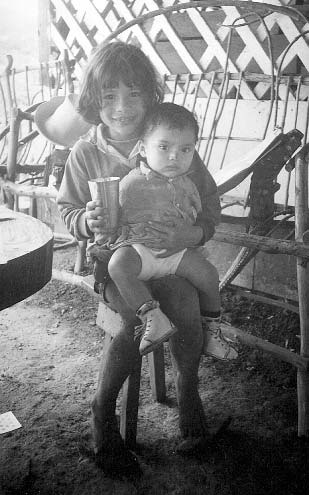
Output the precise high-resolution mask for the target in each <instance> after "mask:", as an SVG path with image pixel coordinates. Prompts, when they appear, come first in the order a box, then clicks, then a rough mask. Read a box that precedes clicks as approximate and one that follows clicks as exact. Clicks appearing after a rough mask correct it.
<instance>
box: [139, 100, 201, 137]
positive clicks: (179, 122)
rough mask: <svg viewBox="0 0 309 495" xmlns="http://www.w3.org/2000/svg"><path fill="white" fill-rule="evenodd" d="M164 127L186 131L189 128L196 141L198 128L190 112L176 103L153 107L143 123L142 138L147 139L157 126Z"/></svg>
mask: <svg viewBox="0 0 309 495" xmlns="http://www.w3.org/2000/svg"><path fill="white" fill-rule="evenodd" d="M162 124H163V125H166V126H167V127H169V128H170V129H178V130H182V129H187V128H188V127H191V128H192V130H193V132H194V135H195V141H197V140H198V135H199V126H198V123H197V120H196V118H195V116H194V114H193V113H192V112H190V110H188V109H187V108H185V107H183V106H180V105H176V103H169V102H166V103H160V104H157V105H154V106H153V107H152V108H151V109H150V110H149V112H148V113H147V115H146V117H145V121H144V126H143V132H142V138H144V137H147V136H148V135H149V134H150V133H151V132H152V131H153V130H154V129H156V128H157V127H158V126H159V125H162Z"/></svg>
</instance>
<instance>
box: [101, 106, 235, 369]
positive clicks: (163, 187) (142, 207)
mask: <svg viewBox="0 0 309 495" xmlns="http://www.w3.org/2000/svg"><path fill="white" fill-rule="evenodd" d="M198 131H199V129H198V124H197V121H196V120H195V118H194V115H193V114H192V112H189V111H188V110H187V109H186V108H184V107H181V106H179V105H175V104H173V103H162V104H159V105H156V106H154V107H153V108H152V109H151V110H150V112H149V113H148V115H147V117H146V119H145V121H144V126H143V134H142V139H141V141H140V143H139V151H140V154H141V156H142V157H143V161H142V162H141V164H140V166H139V167H137V168H135V169H134V170H132V171H131V172H129V174H128V175H127V176H126V177H124V178H123V179H122V181H121V183H120V207H121V219H120V224H121V226H122V228H121V235H120V237H119V238H118V239H117V240H116V241H115V242H114V243H112V244H110V243H111V240H112V239H111V237H110V235H107V238H108V245H109V247H110V248H111V249H117V250H116V252H115V253H114V254H113V256H112V258H111V260H110V262H109V265H108V270H109V274H110V276H111V278H112V280H113V281H114V282H115V284H116V286H117V288H118V290H119V292H120V294H121V296H122V297H123V299H124V300H125V301H126V303H127V304H128V305H129V306H130V307H131V308H132V309H133V310H134V311H135V312H136V314H137V316H138V317H139V318H140V320H141V323H142V325H141V326H140V327H138V329H139V330H140V333H141V342H140V346H139V350H140V354H141V355H144V354H147V353H148V352H151V351H153V350H154V349H155V348H156V347H158V346H159V345H160V344H161V343H162V342H163V341H165V340H167V339H168V338H169V337H170V336H171V335H172V334H173V333H174V332H176V327H175V326H174V325H173V323H172V322H171V321H170V320H169V319H168V318H167V317H166V315H165V314H164V313H163V312H162V311H161V309H160V305H159V302H158V301H156V300H154V299H153V297H152V295H151V292H150V290H149V289H148V288H147V286H146V285H145V284H143V283H142V281H147V280H150V279H156V278H161V277H164V276H166V275H177V276H179V277H184V278H186V279H187V280H188V281H189V282H190V283H192V285H194V286H195V287H196V288H197V289H198V290H199V299H200V310H201V315H202V325H203V327H204V328H205V335H207V332H208V334H210V335H211V336H212V338H211V339H208V341H207V339H205V345H204V352H205V353H207V354H208V355H214V356H215V357H217V358H221V359H225V360H227V359H234V358H235V357H236V356H237V353H236V351H235V349H234V348H233V347H231V346H230V345H229V343H228V342H227V341H226V340H225V339H224V338H223V337H222V336H221V332H220V320H219V318H220V295H219V277H218V272H217V270H216V268H215V267H214V266H213V265H212V264H211V263H210V262H209V261H208V260H207V259H206V257H205V248H203V247H199V248H197V247H194V246H192V247H188V248H185V249H180V250H177V249H173V250H170V249H157V248H154V249H152V248H151V246H152V243H153V242H155V241H156V237H157V235H156V231H152V232H151V231H150V229H149V228H148V225H152V226H153V227H154V226H156V225H157V228H159V231H160V227H159V226H160V224H162V225H164V226H165V227H166V228H170V227H172V226H174V224H175V222H177V219H178V218H180V219H182V220H184V221H185V222H187V223H189V224H190V225H195V223H196V222H197V221H199V216H200V215H201V212H202V204H201V199H200V195H199V192H198V190H197V187H196V186H195V184H194V182H193V181H192V180H191V178H190V174H191V173H192V171H191V172H190V166H191V162H192V159H193V154H194V150H195V144H196V141H197V139H198ZM145 244H146V245H145ZM103 246H104V244H103ZM100 249H101V247H100V246H98V245H94V246H92V248H91V251H92V252H93V254H95V252H96V251H97V252H98V250H100ZM203 253H204V255H203ZM210 311H211V317H210V316H209V312H210Z"/></svg>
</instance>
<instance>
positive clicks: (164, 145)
mask: <svg viewBox="0 0 309 495" xmlns="http://www.w3.org/2000/svg"><path fill="white" fill-rule="evenodd" d="M159 149H160V150H163V151H166V150H167V149H168V147H167V145H166V144H159Z"/></svg>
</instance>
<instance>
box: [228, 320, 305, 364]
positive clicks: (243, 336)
mask: <svg viewBox="0 0 309 495" xmlns="http://www.w3.org/2000/svg"><path fill="white" fill-rule="evenodd" d="M221 330H222V333H223V335H225V336H226V337H228V338H230V339H231V340H236V341H237V340H238V341H239V342H241V343H243V344H245V345H248V346H249V347H253V348H254V349H258V350H260V351H263V352H267V353H268V354H271V355H272V356H274V357H275V358H277V359H280V360H281V361H285V362H287V363H290V364H292V365H293V366H296V367H297V368H298V369H299V370H302V372H304V371H305V372H307V371H308V370H309V357H304V356H300V355H299V354H296V353H295V352H292V351H289V350H288V349H285V348H284V347H280V346H279V345H276V344H272V343H271V342H268V341H267V340H263V339H260V338H259V337H255V336H254V335H251V334H249V333H247V332H244V331H243V330H241V329H240V328H236V327H232V326H230V325H225V324H223V323H221Z"/></svg>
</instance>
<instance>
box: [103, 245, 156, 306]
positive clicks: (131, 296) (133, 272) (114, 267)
mask: <svg viewBox="0 0 309 495" xmlns="http://www.w3.org/2000/svg"><path fill="white" fill-rule="evenodd" d="M141 268H142V262H141V259H140V257H139V255H138V253H137V252H136V251H135V249H134V248H132V247H131V246H126V247H121V248H119V249H117V251H115V253H114V254H113V256H112V257H111V259H110V262H109V264H108V271H109V274H110V276H111V278H112V280H113V281H114V282H115V284H116V286H117V288H118V290H119V292H120V295H121V296H122V298H123V299H124V300H125V302H126V303H127V305H128V306H129V307H130V308H132V309H133V311H135V312H136V311H137V310H138V309H139V308H140V307H141V306H142V305H143V304H144V303H145V302H146V301H149V300H151V299H152V295H151V293H150V291H149V290H148V289H147V287H146V285H145V284H144V283H143V282H142V281H141V280H139V279H138V278H137V277H138V275H139V274H140V272H141Z"/></svg>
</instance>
